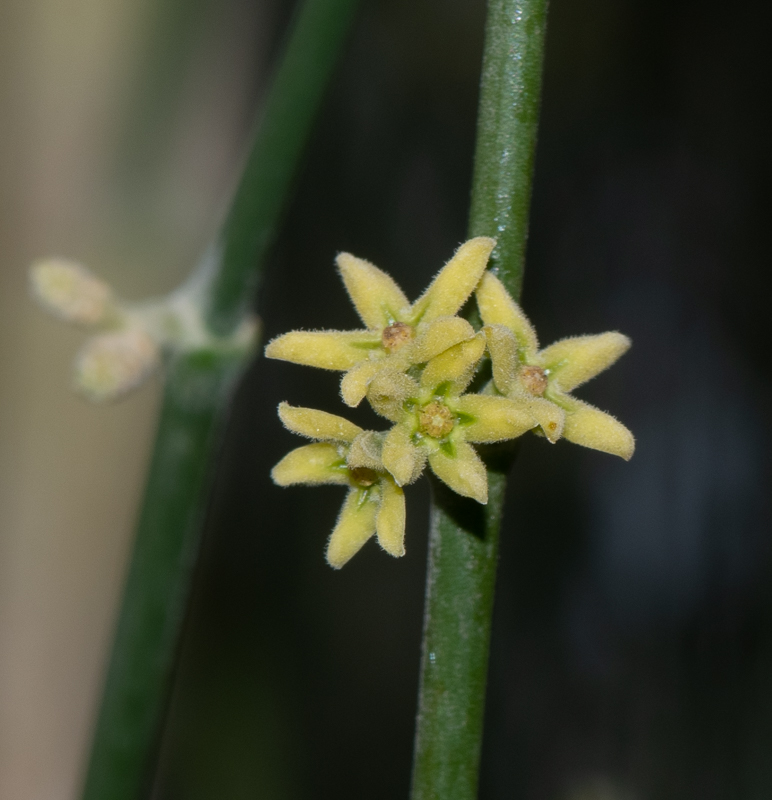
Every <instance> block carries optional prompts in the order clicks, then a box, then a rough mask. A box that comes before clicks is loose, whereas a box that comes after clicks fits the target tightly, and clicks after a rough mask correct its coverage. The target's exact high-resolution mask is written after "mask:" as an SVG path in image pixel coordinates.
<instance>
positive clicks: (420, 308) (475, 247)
mask: <svg viewBox="0 0 772 800" xmlns="http://www.w3.org/2000/svg"><path fill="white" fill-rule="evenodd" d="M495 245H496V240H495V239H490V238H488V237H487V236H478V237H477V238H475V239H470V240H469V241H468V242H464V244H462V245H461V247H459V248H458V250H456V252H455V255H454V256H453V258H451V259H450V261H448V263H447V264H446V265H445V266H444V267H443V268H442V269H441V270H440V272H439V273H438V274H437V277H435V279H434V280H433V281H432V282H431V284H430V286H429V288H428V289H427V290H426V291H425V292H424V293H423V294H422V295H421V297H419V298H418V300H416V302H415V303H414V305H413V308H412V313H413V318H414V319H415V320H416V321H418V320H419V319H420V320H423V321H425V322H429V321H431V320H434V319H437V318H438V317H445V316H447V315H449V314H455V313H456V312H457V311H458V310H459V308H461V306H462V305H464V303H465V302H466V300H467V298H468V297H469V295H470V294H472V292H473V291H474V288H475V286H477V284H478V283H479V281H480V276H481V275H482V274H483V272H484V271H485V267H486V266H487V265H488V257H489V256H490V254H491V251H492V250H493V248H494V247H495Z"/></svg>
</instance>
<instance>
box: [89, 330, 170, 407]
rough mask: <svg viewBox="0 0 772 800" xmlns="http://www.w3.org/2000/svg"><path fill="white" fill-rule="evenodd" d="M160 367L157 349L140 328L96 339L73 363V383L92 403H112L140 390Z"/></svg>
mask: <svg viewBox="0 0 772 800" xmlns="http://www.w3.org/2000/svg"><path fill="white" fill-rule="evenodd" d="M160 363H161V354H160V351H159V348H158V345H157V344H156V343H155V342H154V341H153V339H152V338H151V337H150V336H149V335H148V334H147V333H146V332H145V331H144V330H142V329H141V328H127V329H125V330H122V331H118V332H116V333H105V334H102V335H101V336H95V337H94V338H93V339H90V340H89V341H87V342H86V344H85V345H84V347H83V349H82V350H81V351H80V353H79V354H78V357H77V359H76V361H75V383H76V385H77V387H78V389H80V391H81V392H82V393H83V394H85V395H86V396H87V397H89V398H90V399H91V400H95V401H98V402H103V401H107V400H115V399H117V398H119V397H122V396H123V395H125V394H126V393H127V392H130V391H131V390H132V389H134V388H135V387H137V386H139V384H141V383H142V382H143V381H144V380H145V379H146V378H147V377H148V376H149V375H150V374H151V373H152V372H153V371H154V370H155V369H156V368H157V367H158V365H159V364H160Z"/></svg>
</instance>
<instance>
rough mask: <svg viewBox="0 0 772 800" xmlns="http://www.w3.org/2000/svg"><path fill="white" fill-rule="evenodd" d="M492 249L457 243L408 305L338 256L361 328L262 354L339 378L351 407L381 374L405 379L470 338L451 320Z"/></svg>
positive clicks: (382, 276)
mask: <svg viewBox="0 0 772 800" xmlns="http://www.w3.org/2000/svg"><path fill="white" fill-rule="evenodd" d="M494 245H495V240H494V239H489V238H487V237H484V236H480V237H478V238H476V239H470V240H469V241H468V242H465V243H464V244H462V245H461V247H459V248H458V250H457V251H456V253H455V255H454V256H453V258H451V260H450V261H449V262H448V263H447V264H446V265H445V266H444V267H443V269H442V270H441V271H440V272H439V274H438V275H437V276H436V277H435V278H434V280H433V281H432V283H431V284H430V286H429V288H428V289H427V290H426V291H425V292H424V293H423V294H422V295H421V297H419V298H418V300H416V301H415V302H414V303H412V304H411V303H410V302H408V300H407V298H406V297H405V295H404V294H403V292H402V290H401V289H400V288H399V286H397V284H396V283H395V282H394V280H393V279H392V278H391V277H389V276H388V275H387V274H386V273H385V272H383V271H382V270H380V269H378V267H376V266H374V265H373V264H370V263H369V262H367V261H364V260H362V259H361V258H356V257H355V256H352V255H350V254H348V253H341V254H340V255H339V256H338V258H337V264H338V269H339V270H340V275H341V278H342V279H343V283H344V285H345V287H346V290H347V291H348V294H349V297H350V298H351V301H352V302H353V304H354V307H355V308H356V310H357V313H358V314H359V316H360V317H361V318H362V321H363V322H364V324H365V325H366V326H367V327H366V329H364V330H356V331H292V332H291V333H285V334H284V335H283V336H279V337H277V338H276V339H274V340H273V341H271V342H270V343H269V344H268V346H267V347H266V350H265V354H266V356H268V357H269V358H279V359H282V360H284V361H293V362H295V363H296V364H305V365H307V366H311V367H321V368H323V369H331V370H340V371H344V372H345V373H346V374H345V375H344V377H343V380H342V382H341V394H342V396H343V400H344V402H345V403H346V404H347V405H349V406H356V405H358V404H359V403H360V402H361V400H362V399H363V398H364V396H365V394H366V393H367V387H368V386H369V384H370V382H371V381H372V380H373V379H374V378H375V376H376V375H378V374H379V373H381V372H383V371H384V370H388V371H391V372H393V371H396V372H404V371H405V370H407V369H408V368H409V367H410V366H411V365H414V364H424V363H426V362H427V361H429V360H430V359H432V358H433V357H434V356H436V355H438V354H440V353H442V352H443V351H444V350H446V349H447V348H448V347H452V346H453V345H455V344H458V343H459V342H462V341H465V340H467V339H471V338H472V337H473V336H474V330H473V329H472V326H471V325H470V324H469V323H468V322H467V321H466V320H464V319H461V318H460V317H457V316H455V314H456V313H457V312H458V310H459V309H460V308H461V306H462V305H463V304H464V303H465V302H466V300H467V298H468V297H469V295H470V294H471V293H472V292H473V291H474V288H475V286H477V283H478V282H479V280H480V276H481V275H482V273H483V271H484V270H485V267H486V264H487V263H488V256H489V255H490V253H491V250H492V249H493V247H494Z"/></svg>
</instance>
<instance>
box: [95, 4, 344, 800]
mask: <svg viewBox="0 0 772 800" xmlns="http://www.w3.org/2000/svg"><path fill="white" fill-rule="evenodd" d="M355 8H356V0H305V2H304V3H303V5H302V6H301V7H300V10H299V12H298V14H297V15H296V18H295V20H294V22H293V25H292V28H291V34H290V37H289V40H288V45H287V48H286V51H285V54H284V56H283V60H282V63H281V65H280V67H279V70H278V72H277V74H276V77H275V80H274V83H273V87H272V89H271V91H270V93H269V96H268V100H267V103H266V107H265V111H264V114H263V119H262V121H261V124H260V125H259V126H258V129H257V133H256V136H255V140H254V144H253V147H252V150H251V152H250V155H249V158H248V159H247V162H246V166H245V169H244V174H243V177H242V179H241V182H240V184H239V186H238V189H237V191H236V195H235V198H234V201H233V204H232V206H231V210H230V212H229V214H228V216H227V218H226V221H225V224H224V226H223V229H222V231H221V234H220V236H219V238H218V247H217V248H216V251H217V254H218V257H219V261H218V263H217V269H216V271H215V273H214V278H213V280H212V282H211V285H210V286H209V289H208V296H207V297H206V299H205V303H206V304H207V305H208V308H207V309H206V312H207V322H208V324H209V326H210V329H211V331H212V333H215V334H220V335H223V334H228V333H231V332H232V331H234V330H235V329H236V328H238V326H239V325H240V323H241V322H242V321H243V320H244V319H245V316H246V314H247V313H248V309H249V306H250V303H251V301H252V299H253V292H254V290H255V288H256V286H257V282H258V280H259V277H260V273H261V271H262V263H263V259H264V256H265V253H266V250H267V247H268V245H269V244H270V241H271V238H272V236H273V233H274V231H275V228H276V224H277V220H278V218H279V215H280V212H281V210H282V207H283V205H284V203H285V201H286V198H287V196H288V193H289V189H290V186H291V183H292V178H293V176H294V174H295V172H296V170H297V165H298V162H299V159H300V156H301V153H302V150H303V147H304V144H305V142H306V141H307V139H308V135H309V132H310V129H311V125H312V122H313V119H314V115H315V112H316V110H317V109H318V107H319V104H320V102H321V99H322V96H323V93H324V89H325V87H326V85H327V83H328V82H329V78H330V75H331V73H332V70H333V67H334V64H335V60H336V57H337V55H338V53H339V52H340V50H341V47H342V44H343V41H344V38H345V34H346V32H347V30H348V29H349V26H350V23H351V21H352V18H353V14H354V11H355ZM249 356H250V352H246V351H244V352H241V353H233V352H231V353H230V354H225V353H224V352H223V351H222V350H218V349H216V348H212V349H209V348H202V349H199V350H196V351H193V352H188V353H185V354H183V355H178V356H175V357H173V358H172V359H171V361H170V363H169V364H168V368H167V374H166V385H165V392H164V400H163V407H162V410H161V416H160V421H159V425H158V431H157V436H156V442H155V447H154V453H153V457H152V463H151V467H150V472H149V475H148V479H147V486H146V489H145V496H144V501H143V507H142V510H141V513H140V518H139V525H138V530H137V538H136V541H135V545H134V552H133V556H132V562H131V566H130V569H129V575H128V579H127V584H126V587H125V591H124V597H123V605H122V607H121V612H120V618H119V622H118V627H117V631H116V635H115V642H114V645H113V651H112V655H111V660H110V666H109V669H108V675H107V681H106V685H105V689H104V694H103V698H102V705H101V709H100V712H99V717H98V721H97V725H96V731H95V734H94V739H93V747H92V752H91V758H90V762H89V767H88V772H87V775H86V781H85V788H84V792H83V799H84V800H136V798H138V797H141V796H143V794H144V793H145V792H146V791H148V790H149V786H150V781H151V779H152V771H153V765H154V755H155V749H156V743H157V740H158V737H159V735H160V733H159V732H160V726H161V722H162V718H163V713H164V710H165V706H166V703H167V699H168V694H169V689H170V684H171V678H172V672H173V667H174V661H175V656H176V652H177V649H178V644H179V638H180V632H181V629H182V623H183V619H184V616H185V608H186V606H187V602H188V597H189V591H190V582H191V575H192V572H193V568H194V565H195V562H196V560H197V554H198V550H199V542H200V538H201V529H202V524H203V517H204V512H205V508H206V500H207V495H208V489H209V478H210V476H211V472H212V462H213V460H214V459H215V458H216V456H217V452H218V442H219V438H220V433H221V431H222V428H223V424H224V417H225V412H226V410H227V406H228V401H229V399H230V396H231V394H232V389H233V387H234V384H235V381H236V379H237V378H238V376H239V374H240V372H241V370H242V369H243V367H244V364H245V362H246V361H247V360H248V358H249Z"/></svg>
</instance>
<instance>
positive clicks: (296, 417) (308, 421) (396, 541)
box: [271, 403, 405, 569]
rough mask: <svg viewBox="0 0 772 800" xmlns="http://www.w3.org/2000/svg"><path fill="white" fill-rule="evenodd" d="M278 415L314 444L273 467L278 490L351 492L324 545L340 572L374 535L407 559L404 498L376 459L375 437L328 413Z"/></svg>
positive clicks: (282, 410)
mask: <svg viewBox="0 0 772 800" xmlns="http://www.w3.org/2000/svg"><path fill="white" fill-rule="evenodd" d="M279 416H280V417H281V421H282V422H283V423H284V425H285V427H286V428H288V429H289V430H291V431H292V432H293V433H298V434H300V435H301V436H307V437H308V438H310V439H315V440H316V441H315V442H314V444H307V445H305V446H303V447H298V448H297V449H295V450H292V451H291V452H290V453H288V454H287V455H286V456H284V458H283V459H282V460H281V461H280V462H279V463H278V464H277V465H276V466H275V467H274V468H273V470H272V472H271V477H272V478H273V480H274V482H275V483H277V484H278V485H279V486H291V485H293V484H299V483H303V484H311V485H319V484H340V485H343V486H348V487H349V491H348V494H347V495H346V499H345V501H344V503H343V507H342V509H341V512H340V515H339V516H338V521H337V523H336V524H335V528H334V530H333V532H332V535H331V536H330V540H329V543H328V545H327V561H328V563H329V564H330V566H332V567H335V569H339V568H340V567H342V566H343V565H344V564H345V563H346V562H347V561H348V560H349V559H350V558H352V556H354V555H355V554H356V553H357V552H358V551H359V550H360V548H361V547H362V546H363V545H364V544H365V542H367V540H368V539H370V537H372V536H373V534H375V536H376V538H377V540H378V544H380V546H381V547H382V548H383V549H384V550H385V551H386V552H387V553H389V554H390V555H392V556H402V555H404V554H405V547H404V539H405V497H404V494H403V492H402V489H401V488H400V487H399V486H397V484H396V482H395V481H394V479H393V478H392V476H391V475H389V473H388V472H387V471H386V470H385V469H384V468H383V466H382V465H381V464H380V462H379V461H378V458H377V450H378V448H379V442H378V440H377V434H375V433H374V432H372V431H364V430H362V428H360V427H359V426H358V425H355V424H354V423H353V422H349V421H348V420H346V419H344V418H343V417H338V416H336V415H335V414H328V413H327V412H326V411H317V410H316V409H313V408H297V407H293V406H290V405H288V404H287V403H281V405H279Z"/></svg>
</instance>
